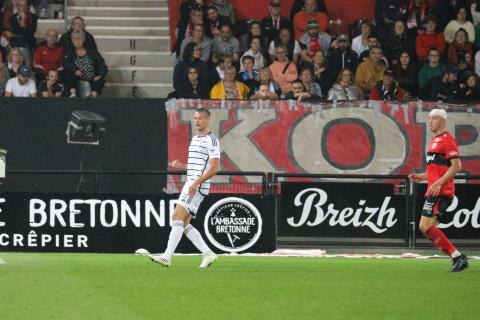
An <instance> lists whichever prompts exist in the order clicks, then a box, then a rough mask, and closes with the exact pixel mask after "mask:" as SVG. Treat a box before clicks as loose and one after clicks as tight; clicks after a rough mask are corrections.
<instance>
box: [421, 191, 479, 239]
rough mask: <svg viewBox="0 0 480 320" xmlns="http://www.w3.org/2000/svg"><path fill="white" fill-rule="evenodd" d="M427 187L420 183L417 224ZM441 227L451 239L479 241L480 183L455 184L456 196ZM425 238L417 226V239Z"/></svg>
mask: <svg viewBox="0 0 480 320" xmlns="http://www.w3.org/2000/svg"><path fill="white" fill-rule="evenodd" d="M426 189H427V185H426V184H419V185H418V188H417V198H416V202H415V203H416V210H415V217H416V222H417V226H418V222H419V221H420V217H421V214H422V208H423V204H424V202H425V198H424V194H425V191H426ZM440 229H442V231H443V232H445V234H446V235H447V236H448V237H449V238H450V239H462V240H464V241H463V242H470V241H471V240H476V242H477V243H478V242H479V241H480V185H478V184H462V183H457V184H456V185H455V197H454V199H453V201H452V203H451V205H450V206H449V207H448V208H447V214H446V215H445V221H444V222H442V223H441V224H440ZM424 238H425V237H424V236H423V234H422V233H421V232H420V231H419V230H418V228H417V233H416V239H417V240H421V239H424ZM472 242H473V241H472ZM428 243H430V242H428Z"/></svg>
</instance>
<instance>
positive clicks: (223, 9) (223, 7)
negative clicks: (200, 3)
mask: <svg viewBox="0 0 480 320" xmlns="http://www.w3.org/2000/svg"><path fill="white" fill-rule="evenodd" d="M212 5H214V6H215V7H216V8H217V10H218V14H220V15H222V16H224V17H227V18H229V19H230V23H231V24H232V25H235V21H236V20H235V7H234V6H233V5H232V4H230V3H228V0H213V2H212Z"/></svg>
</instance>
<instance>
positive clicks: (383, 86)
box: [370, 69, 405, 101]
mask: <svg viewBox="0 0 480 320" xmlns="http://www.w3.org/2000/svg"><path fill="white" fill-rule="evenodd" d="M404 96H405V93H404V91H403V89H402V88H400V86H399V85H398V83H397V82H396V81H395V80H394V79H393V71H392V70H389V69H387V70H385V71H384V72H383V78H382V79H381V80H380V81H378V82H377V84H376V85H375V87H373V88H372V91H371V92H370V100H384V101H402V100H403V97H404Z"/></svg>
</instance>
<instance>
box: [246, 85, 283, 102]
mask: <svg viewBox="0 0 480 320" xmlns="http://www.w3.org/2000/svg"><path fill="white" fill-rule="evenodd" d="M250 99H251V100H278V99H279V96H278V95H277V94H276V93H275V92H272V91H270V84H269V83H268V82H261V83H260V85H259V86H258V90H257V91H256V92H255V94H253V95H252V96H250Z"/></svg>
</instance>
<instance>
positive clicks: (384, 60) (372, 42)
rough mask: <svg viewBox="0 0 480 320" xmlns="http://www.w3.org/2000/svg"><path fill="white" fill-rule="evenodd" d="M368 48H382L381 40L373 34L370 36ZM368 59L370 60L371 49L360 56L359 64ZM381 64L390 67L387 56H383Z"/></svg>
mask: <svg viewBox="0 0 480 320" xmlns="http://www.w3.org/2000/svg"><path fill="white" fill-rule="evenodd" d="M368 46H369V48H373V47H380V48H381V47H382V45H381V44H380V40H379V38H378V36H377V35H376V34H374V33H372V34H370V35H369V36H368ZM382 52H383V50H382ZM368 58H370V49H368V50H365V51H363V52H362V54H360V56H359V57H358V61H359V63H361V62H363V61H365V60H367V59H368ZM381 62H382V63H383V64H384V65H385V66H387V67H388V59H387V57H385V55H382V58H381Z"/></svg>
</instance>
